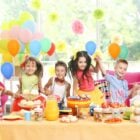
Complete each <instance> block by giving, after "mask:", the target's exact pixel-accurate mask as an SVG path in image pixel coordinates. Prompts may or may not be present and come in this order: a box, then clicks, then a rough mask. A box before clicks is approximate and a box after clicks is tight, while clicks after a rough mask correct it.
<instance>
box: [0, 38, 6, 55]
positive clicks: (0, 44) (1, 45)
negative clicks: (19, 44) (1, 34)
mask: <svg viewBox="0 0 140 140" xmlns="http://www.w3.org/2000/svg"><path fill="white" fill-rule="evenodd" d="M7 44H8V41H7V40H0V53H2V54H3V53H7V52H8V48H7Z"/></svg>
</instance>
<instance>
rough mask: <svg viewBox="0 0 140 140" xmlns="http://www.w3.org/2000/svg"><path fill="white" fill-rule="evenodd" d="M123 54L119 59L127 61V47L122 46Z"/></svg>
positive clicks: (121, 53)
mask: <svg viewBox="0 0 140 140" xmlns="http://www.w3.org/2000/svg"><path fill="white" fill-rule="evenodd" d="M120 48H121V52H120V54H119V58H122V59H126V58H127V56H128V48H127V47H126V46H121V47H120Z"/></svg>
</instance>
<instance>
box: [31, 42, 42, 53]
mask: <svg viewBox="0 0 140 140" xmlns="http://www.w3.org/2000/svg"><path fill="white" fill-rule="evenodd" d="M29 46H30V53H31V55H33V56H37V55H38V54H39V53H40V51H41V43H40V42H39V41H36V40H34V41H32V42H31V43H30V45H29Z"/></svg>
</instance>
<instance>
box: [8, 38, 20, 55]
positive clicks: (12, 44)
mask: <svg viewBox="0 0 140 140" xmlns="http://www.w3.org/2000/svg"><path fill="white" fill-rule="evenodd" d="M7 47H8V51H9V53H10V54H11V55H12V56H16V55H17V53H18V52H19V50H20V45H19V43H18V41H17V40H10V41H9V42H8V46H7Z"/></svg>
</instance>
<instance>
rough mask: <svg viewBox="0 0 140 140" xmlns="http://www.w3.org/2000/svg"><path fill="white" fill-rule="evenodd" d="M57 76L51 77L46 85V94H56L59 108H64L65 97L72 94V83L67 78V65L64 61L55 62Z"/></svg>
mask: <svg viewBox="0 0 140 140" xmlns="http://www.w3.org/2000/svg"><path fill="white" fill-rule="evenodd" d="M55 74H56V76H55V77H51V78H50V79H49V80H48V82H47V84H46V85H45V87H44V90H45V94H46V95H55V96H56V98H57V99H58V105H59V108H60V109H62V107H63V104H64V99H65V98H66V97H68V96H70V84H69V83H68V82H67V81H66V80H65V76H66V74H67V65H66V64H65V63H64V62H63V61H58V62H57V63H56V64H55Z"/></svg>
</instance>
